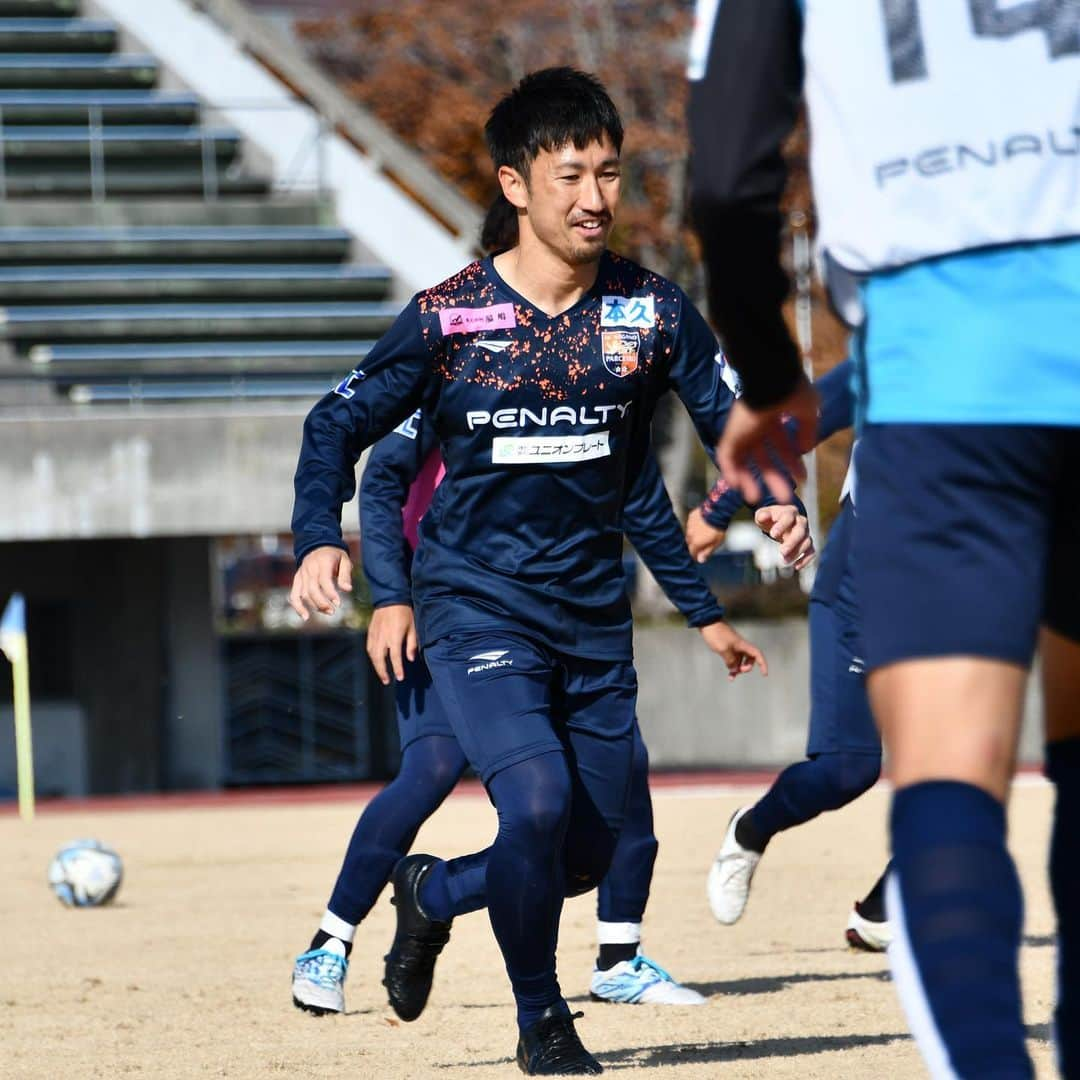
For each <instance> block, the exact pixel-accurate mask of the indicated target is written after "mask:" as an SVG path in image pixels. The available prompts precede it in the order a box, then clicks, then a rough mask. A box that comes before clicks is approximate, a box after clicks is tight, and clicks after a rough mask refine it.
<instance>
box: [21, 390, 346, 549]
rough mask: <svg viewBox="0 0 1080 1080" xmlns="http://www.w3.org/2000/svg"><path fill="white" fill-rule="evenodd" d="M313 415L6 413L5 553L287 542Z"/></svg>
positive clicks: (268, 409) (161, 410) (236, 409)
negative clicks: (125, 540) (88, 544)
mask: <svg viewBox="0 0 1080 1080" xmlns="http://www.w3.org/2000/svg"><path fill="white" fill-rule="evenodd" d="M309 405H310V403H309V402H304V403H301V404H297V405H281V406H255V405H251V406H243V405H230V406H228V407H227V409H226V408H225V407H220V408H215V407H211V406H207V407H205V408H203V407H200V408H198V409H197V410H196V409H194V408H191V407H188V408H181V407H178V408H169V407H155V408H153V409H148V410H146V411H142V410H140V409H138V408H137V407H136V408H127V407H125V408H123V409H110V408H108V407H104V406H103V407H97V406H95V407H94V408H93V409H92V410H85V409H78V408H76V407H68V408H63V407H60V406H56V407H52V408H46V409H41V408H38V409H31V408H27V409H25V410H10V411H8V410H5V411H4V412H3V413H0V491H3V492H4V493H5V497H4V499H3V500H2V502H0V542H2V541H6V540H33V539H50V540H53V539H68V538H78V537H86V538H90V537H109V536H132V537H145V536H191V535H211V536H212V535H227V534H230V533H260V532H287V531H288V530H289V519H290V516H291V514H292V478H293V473H294V471H295V470H296V457H297V453H298V452H299V447H300V432H301V428H302V426H303V420H304V415H305V414H306V412H307V409H308V407H309ZM343 518H344V520H347V521H354V520H355V508H353V507H346V509H345V511H344V514H343Z"/></svg>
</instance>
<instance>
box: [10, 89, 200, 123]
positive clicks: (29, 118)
mask: <svg viewBox="0 0 1080 1080" xmlns="http://www.w3.org/2000/svg"><path fill="white" fill-rule="evenodd" d="M93 110H96V112H97V114H98V115H99V116H100V118H101V122H102V123H103V124H105V125H111V124H140V125H147V124H157V125H163V124H179V125H184V126H187V125H191V124H195V123H197V122H198V119H199V99H198V98H197V97H195V95H194V94H186V93H174V92H167V91H150V92H148V91H145V90H97V91H90V90H86V91H82V92H79V91H71V90H5V91H2V92H0V118H2V119H3V124H4V127H5V128H8V127H18V126H22V125H23V124H31V125H36V126H44V125H51V124H70V125H81V126H82V127H87V126H89V123H90V119H91V117H92V116H93V115H94V113H93Z"/></svg>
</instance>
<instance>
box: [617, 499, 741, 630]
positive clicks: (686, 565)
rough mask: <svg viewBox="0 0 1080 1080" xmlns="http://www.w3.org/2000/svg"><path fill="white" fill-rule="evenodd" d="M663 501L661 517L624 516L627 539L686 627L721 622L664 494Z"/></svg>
mask: <svg viewBox="0 0 1080 1080" xmlns="http://www.w3.org/2000/svg"><path fill="white" fill-rule="evenodd" d="M664 502H665V503H666V504H667V512H666V514H665V515H663V516H661V515H654V516H653V517H652V518H650V519H647V520H642V519H640V518H633V517H629V516H628V517H627V518H626V519H625V529H626V536H627V539H629V541H630V543H631V544H633V546H634V550H635V551H636V552H637V553H638V555H640V556H641V560H642V562H644V563H645V565H646V566H647V567H648V569H649V573H651V574H652V576H653V577H654V578H656V581H657V584H658V585H659V586H660V588H661V589H662V590H663V591H664V595H665V596H666V597H667V598H668V599H669V600H670V601H671V602H672V604H674V605H675V607H676V608H677V609H678V611H679V613H680V614H681V615H682V616H683V618H684V619H686V621H687V624H688V625H689V626H694V627H697V626H707V625H708V624H709V623H712V622H716V621H717V620H718V619H722V618H723V617H724V609H723V608H722V607H721V606H720V604H719V602H718V601H717V599H716V597H715V596H713V594H712V593H711V592H709V588H708V586H707V585H706V584H705V579H704V578H703V577H702V576H701V571H700V570H699V569H698V567H697V566H696V565H695V564H694V561H693V560H692V559H691V558H690V556H689V554H688V553H687V550H686V542H685V540H684V539H683V534H682V528H681V526H680V525H679V520H678V518H676V517H675V513H674V511H673V510H672V509H671V503H670V501H669V500H668V497H667V494H666V493H665V494H664Z"/></svg>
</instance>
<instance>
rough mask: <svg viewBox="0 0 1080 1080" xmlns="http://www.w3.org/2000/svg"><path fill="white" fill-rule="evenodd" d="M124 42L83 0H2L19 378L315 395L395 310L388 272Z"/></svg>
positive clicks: (208, 392)
mask: <svg viewBox="0 0 1080 1080" xmlns="http://www.w3.org/2000/svg"><path fill="white" fill-rule="evenodd" d="M121 46H122V41H121V34H120V33H119V30H118V27H117V26H116V25H115V24H114V23H113V22H111V21H110V20H107V19H98V18H83V17H82V11H81V5H80V4H79V3H78V0H0V206H2V207H3V214H2V223H0V375H2V376H3V377H5V378H7V379H16V380H18V379H34V380H36V381H37V382H38V383H39V384H40V383H41V381H43V380H44V381H46V382H47V383H48V384H49V385H50V386H51V387H52V391H53V394H54V399H55V400H58V401H65V402H69V403H72V404H75V405H89V404H92V403H96V402H111V403H116V402H131V403H143V402H152V401H172V402H175V401H178V400H190V401H192V402H202V401H206V400H211V399H215V398H217V399H236V398H240V399H243V398H266V397H271V398H290V397H291V398H296V397H302V398H306V399H309V400H310V399H312V398H314V397H316V396H317V395H318V394H319V393H321V392H322V391H324V390H325V389H326V387H327V386H328V385H330V384H331V383H332V382H333V380H334V379H335V378H336V377H338V376H339V375H340V373H341V372H342V371H347V370H348V369H349V368H350V367H353V366H355V365H356V364H357V363H358V362H359V360H360V359H362V357H363V356H364V355H365V354H366V353H367V351H368V349H369V348H370V346H371V343H372V341H373V340H374V339H376V338H377V337H378V336H379V334H381V333H382V332H383V331H384V330H385V329H386V328H387V326H389V324H390V322H391V321H392V320H393V318H394V316H395V314H396V312H397V306H396V305H395V304H393V303H390V302H389V299H388V298H389V296H390V294H391V286H392V282H391V276H390V273H389V271H388V270H386V269H385V268H384V267H381V266H375V265H367V264H359V265H358V264H353V263H351V262H350V261H349V260H350V259H351V258H353V257H354V256H355V255H356V254H357V253H356V252H354V248H355V245H354V244H353V240H352V237H351V235H350V234H349V233H348V232H346V231H344V230H342V229H339V228H336V227H334V226H333V225H332V224H327V223H326V213H325V207H324V206H323V205H322V204H321V203H320V201H319V200H318V198H317V197H314V196H292V197H291V198H290V199H289V200H288V201H289V204H290V205H289V207H287V208H283V207H282V206H281V205H280V203H281V201H282V200H281V197H280V196H279V195H277V194H276V193H274V192H273V191H272V190H271V183H270V179H269V177H268V176H267V175H265V173H264V172H262V171H260V170H259V168H258V166H257V164H256V165H253V164H252V162H251V161H250V160H249V158H251V157H252V155H248V154H245V147H244V143H243V139H242V138H241V136H240V135H239V134H238V133H237V132H236V131H234V130H232V129H231V128H229V127H227V126H224V125H222V124H220V123H216V122H209V121H208V120H207V118H206V115H205V112H206V110H205V109H203V108H202V106H201V105H200V102H199V100H198V98H197V97H196V96H195V95H193V94H191V93H189V92H186V91H182V90H177V89H175V88H169V89H158V85H159V82H160V80H161V77H162V71H161V65H160V63H159V61H158V59H157V58H156V57H154V56H149V55H142V54H138V55H132V54H128V53H124V52H118V51H117V49H118V48H120V47H121ZM50 200H51V201H50ZM58 200H68V201H67V202H66V203H65V205H64V209H63V213H62V214H59V215H52V213H51V209H49V208H51V206H52V205H53V203H57V201H58ZM125 200H126V201H127V202H125ZM131 200H134V202H131ZM46 202H48V207H47V208H46V209H45V210H44V211H43V212H35V210H34V207H35V204H36V203H37V204H45V203H46ZM148 203H154V204H156V206H157V210H156V212H154V213H148V212H147V210H146V207H147V204H148ZM129 204H130V205H129ZM20 208H24V209H23V212H22V213H20ZM104 208H108V209H109V210H110V213H105V212H104ZM117 208H119V210H118V211H117ZM129 211H130V212H129ZM136 211H137V212H136ZM43 218H44V219H45V221H48V222H49V223H48V224H45V223H44V222H43ZM114 222H115V223H114Z"/></svg>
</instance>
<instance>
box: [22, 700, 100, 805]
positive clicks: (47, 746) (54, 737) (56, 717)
mask: <svg viewBox="0 0 1080 1080" xmlns="http://www.w3.org/2000/svg"><path fill="white" fill-rule="evenodd" d="M31 712H32V723H33V736H32V743H33V749H34V788H35V790H36V792H37V794H38V795H39V796H46V795H66V796H79V795H86V794H88V793H89V791H90V770H89V760H88V755H87V749H86V715H85V713H84V712H83V710H82V709H81V708H80V707H79V706H78V705H76V704H75V703H74V702H71V703H67V704H64V703H57V702H45V703H38V704H37V705H35V706H33V708H32V710H31ZM16 787H17V785H16V767H15V717H14V713H13V711H12V709H11V707H10V706H8V707H6V708H0V797H4V798H6V797H11V796H14V794H15V791H16Z"/></svg>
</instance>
